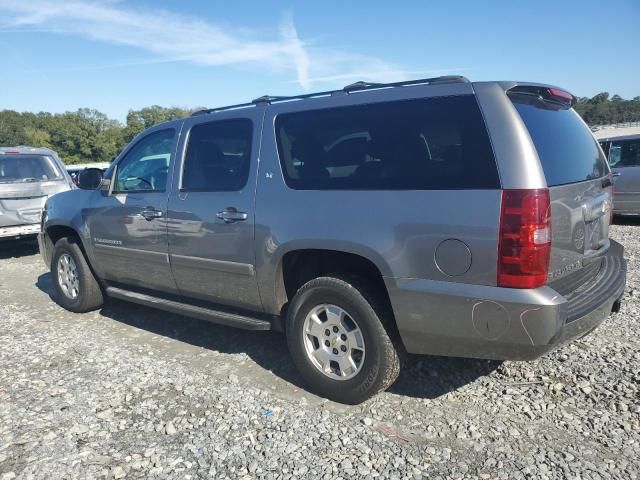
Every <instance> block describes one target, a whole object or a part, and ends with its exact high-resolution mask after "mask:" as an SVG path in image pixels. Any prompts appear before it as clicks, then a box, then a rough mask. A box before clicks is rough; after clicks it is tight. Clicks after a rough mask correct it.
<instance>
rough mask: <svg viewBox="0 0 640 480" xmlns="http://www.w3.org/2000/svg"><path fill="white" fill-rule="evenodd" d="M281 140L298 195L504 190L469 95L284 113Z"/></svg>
mask: <svg viewBox="0 0 640 480" xmlns="http://www.w3.org/2000/svg"><path fill="white" fill-rule="evenodd" d="M276 134H277V142H278V152H279V155H280V161H281V164H282V169H283V172H284V176H285V180H286V182H287V185H289V186H290V187H292V188H295V189H302V190H306V189H308V190H311V189H312V190H322V189H325V190H437V189H495V188H500V182H499V180H498V173H497V170H496V166H495V161H494V157H493V151H492V149H491V144H490V142H489V138H488V136H487V132H486V129H485V126H484V121H483V118H482V115H481V113H480V110H479V108H478V105H477V103H476V101H475V98H474V97H473V96H471V95H466V96H458V97H441V98H431V99H419V100H403V101H396V102H384V103H377V104H368V105H354V106H349V107H339V108H332V109H324V110H311V111H305V112H296V113H288V114H282V115H279V116H278V117H277V119H276Z"/></svg>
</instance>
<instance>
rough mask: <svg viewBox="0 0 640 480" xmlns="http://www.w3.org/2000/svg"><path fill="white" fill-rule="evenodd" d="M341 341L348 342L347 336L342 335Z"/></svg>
mask: <svg viewBox="0 0 640 480" xmlns="http://www.w3.org/2000/svg"><path fill="white" fill-rule="evenodd" d="M340 339H341V340H342V341H343V342H346V341H347V336H346V335H345V334H344V333H343V334H342V335H340Z"/></svg>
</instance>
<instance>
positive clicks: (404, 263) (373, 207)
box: [255, 84, 500, 314]
mask: <svg viewBox="0 0 640 480" xmlns="http://www.w3.org/2000/svg"><path fill="white" fill-rule="evenodd" d="M472 93H473V90H472V87H471V84H446V85H437V86H428V87H425V86H418V87H411V88H395V89H390V90H388V91H385V92H384V93H381V92H359V93H353V94H338V95H335V96H330V97H325V98H318V99H312V100H305V101H298V102H291V103H280V104H275V105H271V106H269V107H268V108H267V111H266V115H265V121H264V127H263V129H264V130H263V143H262V149H261V153H260V162H259V172H258V183H257V195H256V238H255V242H256V266H257V270H258V276H259V285H260V289H261V294H262V298H263V303H264V306H265V310H266V311H267V312H270V313H274V314H277V313H279V310H280V307H281V305H279V304H278V295H277V293H276V289H277V284H278V281H279V279H278V275H279V267H280V264H281V261H282V258H283V256H284V255H285V254H286V253H287V252H290V251H293V250H297V249H309V248H312V249H325V250H337V251H342V252H348V253H353V254H357V255H361V256H363V257H365V258H367V259H369V260H370V261H372V262H373V263H374V264H375V265H376V266H377V267H378V269H379V270H380V272H381V273H382V275H383V277H385V281H391V282H395V280H396V279H398V280H399V279H430V280H436V281H443V282H460V283H471V284H478V285H495V283H496V262H497V238H498V219H499V212H500V190H449V191H447V190H438V191H435V190H431V191H426V190H424V191H411V190H405V191H345V190H295V189H292V188H289V187H288V186H287V185H286V183H285V180H284V177H283V173H282V169H281V165H280V161H279V158H278V151H277V146H276V135H275V127H274V124H275V119H276V117H277V115H279V114H282V113H288V112H294V111H301V110H311V109H322V108H334V107H339V106H347V105H357V104H364V103H371V102H373V101H375V102H380V101H392V100H407V99H412V98H425V97H432V96H452V95H462V94H472ZM448 239H459V240H461V241H463V242H464V243H465V244H466V245H467V246H468V248H469V251H470V253H471V264H470V266H469V268H468V270H467V271H466V272H464V273H462V274H459V275H457V276H449V275H447V274H445V273H443V272H442V271H441V270H440V269H439V267H438V265H437V264H436V262H435V253H436V249H437V247H438V246H439V245H440V244H441V243H442V242H444V241H446V240H448ZM445 255H446V254H445Z"/></svg>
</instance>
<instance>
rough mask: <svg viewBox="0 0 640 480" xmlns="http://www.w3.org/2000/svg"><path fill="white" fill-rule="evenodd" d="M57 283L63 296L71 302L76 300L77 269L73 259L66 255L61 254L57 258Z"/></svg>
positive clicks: (78, 282) (77, 291)
mask: <svg viewBox="0 0 640 480" xmlns="http://www.w3.org/2000/svg"><path fill="white" fill-rule="evenodd" d="M58 283H59V285H60V288H61V289H62V293H64V294H65V296H67V297H68V298H70V299H71V300H75V299H76V298H78V294H79V293H80V279H79V278H78V268H77V267H76V262H75V261H74V260H73V257H72V256H71V255H69V254H68V253H63V254H62V255H60V257H59V258H58Z"/></svg>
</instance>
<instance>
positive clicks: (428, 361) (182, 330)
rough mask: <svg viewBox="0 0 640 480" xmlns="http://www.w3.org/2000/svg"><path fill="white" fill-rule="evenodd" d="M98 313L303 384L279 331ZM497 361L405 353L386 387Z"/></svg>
mask: <svg viewBox="0 0 640 480" xmlns="http://www.w3.org/2000/svg"><path fill="white" fill-rule="evenodd" d="M36 286H37V287H38V288H39V289H40V290H42V291H43V292H45V293H47V294H48V295H49V296H50V297H53V296H54V295H55V290H54V287H53V282H52V279H51V274H50V273H46V274H42V275H40V277H39V278H38V281H37V283H36ZM100 314H101V315H103V316H104V317H107V318H110V319H112V320H115V321H117V322H120V323H124V324H126V325H130V326H132V327H135V328H139V329H142V330H145V331H147V332H151V333H154V334H156V335H160V336H163V337H166V338H171V339H173V340H177V341H179V342H183V343H187V344H190V345H193V346H197V347H201V348H206V349H209V350H212V351H217V352H220V353H226V354H238V353H245V354H246V355H248V356H249V357H250V358H251V359H252V360H253V361H254V362H255V363H256V364H257V365H259V366H260V367H261V368H263V369H264V370H266V371H270V372H272V373H273V374H274V375H277V376H278V377H280V378H281V379H283V380H285V381H286V382H289V383H291V384H292V385H294V386H295V387H298V388H301V389H306V386H305V384H304V382H303V380H302V377H301V376H300V375H299V374H298V372H297V371H296V369H295V367H294V366H293V363H292V362H291V359H290V357H289V352H288V349H287V342H286V339H285V336H284V335H283V334H279V333H276V332H252V331H247V330H240V329H236V328H230V327H224V326H221V325H215V324H213V323H209V322H205V321H202V320H198V319H193V318H189V317H183V316H181V315H177V314H173V313H168V312H164V311H161V310H157V309H153V308H149V307H145V306H142V305H137V304H134V303H129V302H124V301H120V300H114V299H109V300H108V301H107V302H106V303H105V305H104V307H103V308H102V309H101V310H100ZM500 363H501V362H495V361H487V360H471V359H463V358H447V357H428V356H409V358H408V359H407V361H406V363H405V365H404V367H403V369H402V372H401V374H400V377H399V378H398V380H397V381H396V382H395V384H394V385H393V386H392V387H391V388H390V389H389V391H390V392H391V393H394V394H398V395H406V396H410V397H419V398H431V399H434V398H438V397H440V396H442V395H446V394H447V393H449V392H452V391H454V390H456V389H458V388H460V387H462V386H464V385H466V384H468V383H471V382H473V381H475V380H477V379H478V378H480V377H483V376H485V375H488V374H490V373H491V372H492V371H494V370H495V369H496V368H498V366H499V365H500ZM234 373H236V374H238V372H234ZM240 376H242V375H240ZM258 380H259V379H258Z"/></svg>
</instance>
